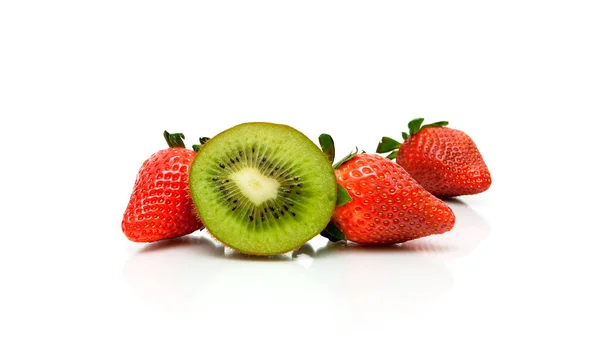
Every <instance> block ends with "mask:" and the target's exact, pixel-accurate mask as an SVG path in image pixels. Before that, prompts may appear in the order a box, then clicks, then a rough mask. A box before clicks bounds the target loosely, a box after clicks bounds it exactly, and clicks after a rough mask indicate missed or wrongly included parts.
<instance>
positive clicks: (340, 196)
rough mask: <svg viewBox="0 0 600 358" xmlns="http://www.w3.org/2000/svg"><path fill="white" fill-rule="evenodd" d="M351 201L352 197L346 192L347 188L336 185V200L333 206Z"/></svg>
mask: <svg viewBox="0 0 600 358" xmlns="http://www.w3.org/2000/svg"><path fill="white" fill-rule="evenodd" d="M351 201H352V197H351V196H350V194H349V193H348V190H346V188H344V187H343V186H341V185H340V184H338V185H337V202H336V203H335V206H342V205H345V204H348V203H349V202H351Z"/></svg>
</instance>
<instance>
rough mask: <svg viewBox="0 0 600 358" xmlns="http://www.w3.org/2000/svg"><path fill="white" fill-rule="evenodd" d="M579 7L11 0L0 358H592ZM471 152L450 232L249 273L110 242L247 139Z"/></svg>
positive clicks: (587, 16) (1, 41) (592, 218)
mask: <svg viewBox="0 0 600 358" xmlns="http://www.w3.org/2000/svg"><path fill="white" fill-rule="evenodd" d="M594 3H595V2H594V1H527V0H525V1H523V0H522V1H502V2H487V1H448V2H436V1H418V2H417V1H415V2H410V3H405V2H399V1H324V0H320V1H294V2H290V1H258V0H256V1H204V2H200V1H197V2H192V1H190V2H183V1H164V2H160V1H123V0H121V1H38V2H35V1H10V0H8V1H2V2H1V3H0V122H1V123H2V124H1V133H2V139H1V140H0V145H1V148H0V149H1V151H0V155H1V163H0V164H1V168H2V169H1V170H2V171H1V176H0V183H1V187H0V188H1V189H2V197H1V203H2V205H1V210H2V213H1V214H2V215H1V221H2V224H1V227H2V230H1V231H0V237H1V239H2V241H1V247H0V278H1V282H0V288H1V289H2V292H3V293H1V294H0V303H1V305H0V330H1V333H0V337H1V338H0V342H1V343H0V356H3V357H17V356H37V357H41V356H49V355H51V354H59V355H60V356H64V357H87V356H103V357H107V356H119V355H121V354H127V355H129V356H141V357H154V356H157V357H175V356H183V355H197V356H208V357H214V356H221V355H227V354H234V353H236V354H243V355H244V356H255V355H256V356H282V357H285V356H304V357H309V356H325V355H328V356H331V357H333V356H353V355H362V356H375V355H379V356H382V355H385V356H438V357H439V356H448V355H460V356H463V357H467V356H468V357H471V356H472V357H487V356H503V357H506V356H542V355H546V354H550V353H555V354H558V355H560V356H573V357H575V356H577V357H583V356H598V354H600V349H599V347H598V341H597V338H598V337H597V335H598V324H599V323H598V322H599V320H600V315H599V309H598V302H599V301H600V296H599V294H598V292H597V289H598V283H599V280H598V272H600V270H599V264H598V261H599V259H598V252H599V249H600V244H599V243H598V239H599V235H598V225H597V223H598V214H599V210H598V206H597V205H598V204H597V203H598V199H599V195H598V185H597V180H598V179H597V178H598V176H597V175H596V174H592V172H593V169H595V166H596V165H597V163H598V154H599V151H598V148H597V146H596V142H597V139H596V138H597V135H596V134H595V130H594V129H592V126H593V125H597V123H598V120H599V119H600V110H599V102H598V101H599V99H600V85H599V84H600V70H599V67H600V66H599V65H598V64H599V63H600V55H599V52H598V51H599V46H598V44H599V42H598V41H599V40H598V33H600V23H599V22H598V18H599V15H600V12H599V11H598V9H596V8H595V6H594ZM415 117H425V119H426V121H427V122H434V121H440V120H447V121H449V122H450V127H453V128H457V129H462V130H464V131H466V132H467V133H468V134H469V135H470V136H471V137H472V138H473V139H474V140H475V142H476V143H477V145H478V147H479V148H480V150H481V152H482V154H483V156H484V158H485V160H486V162H487V164H488V166H489V168H490V170H491V173H492V178H493V184H492V187H491V189H490V190H489V191H488V192H486V193H484V194H481V195H477V196H472V197H464V198H461V199H460V200H459V201H454V202H451V203H450V205H451V206H452V208H453V209H454V211H455V213H456V216H457V222H456V226H455V228H454V229H453V231H451V232H450V233H447V234H445V235H441V236H437V237H431V238H426V239H421V240H417V241H414V242H412V243H410V244H406V245H403V246H398V247H392V248H385V249H368V248H360V247H350V246H349V247H343V246H331V245H329V246H328V245H327V243H326V240H324V239H322V238H316V239H314V240H312V241H311V242H310V245H309V246H308V247H305V248H304V250H303V251H302V252H298V253H296V254H295V255H294V256H291V255H288V256H284V257H279V258H276V259H270V260H265V259H252V258H247V257H244V256H241V255H239V254H235V253H232V252H229V251H228V250H224V249H223V248H222V247H221V246H217V245H216V244H215V243H214V242H211V241H209V240H208V239H206V238H205V237H204V233H203V232H197V233H195V234H194V235H193V238H187V239H182V240H176V241H174V242H172V243H170V244H155V245H145V244H135V243H132V242H129V241H128V240H127V239H126V238H125V236H124V235H123V234H122V233H121V229H120V223H121V218H122V215H123V211H124V209H125V207H126V205H127V201H128V199H129V194H130V191H131V188H132V186H133V182H134V180H135V176H136V173H137V170H138V168H139V166H140V165H141V163H142V162H143V160H144V159H146V158H147V157H148V156H149V155H150V154H152V153H153V152H155V151H157V150H159V149H162V148H164V147H165V143H164V141H163V138H162V136H161V133H162V131H163V130H165V129H166V130H169V131H171V132H184V133H186V135H187V139H188V141H187V142H188V143H189V144H191V143H192V142H194V141H195V139H196V138H198V137H200V136H212V135H214V134H216V133H218V132H220V131H222V130H224V129H226V128H228V127H230V126H233V125H235V124H238V123H241V122H246V121H270V122H277V123H285V124H288V125H292V126H294V127H296V128H297V129H299V130H301V131H303V132H304V133H306V134H307V135H308V136H309V137H310V138H311V139H313V140H315V141H316V139H317V137H318V135H319V134H320V133H323V132H328V133H330V134H332V135H333V136H334V138H335V139H336V144H337V148H338V158H339V157H340V156H341V155H343V154H345V153H346V152H348V151H349V150H350V149H352V148H353V147H354V146H355V145H357V146H359V148H361V149H364V150H366V151H369V152H373V151H374V149H375V147H376V144H377V142H378V140H379V138H380V137H381V136H382V135H389V136H392V137H397V138H399V137H400V133H401V131H403V130H405V129H406V124H407V123H408V121H409V120H411V119H412V118H415Z"/></svg>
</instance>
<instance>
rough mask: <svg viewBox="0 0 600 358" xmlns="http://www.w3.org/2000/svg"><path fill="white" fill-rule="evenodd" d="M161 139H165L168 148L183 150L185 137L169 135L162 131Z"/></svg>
mask: <svg viewBox="0 0 600 358" xmlns="http://www.w3.org/2000/svg"><path fill="white" fill-rule="evenodd" d="M163 137H165V140H166V141H167V144H168V145H169V148H185V143H184V142H183V140H184V139H185V136H184V135H183V133H169V132H167V131H164V132H163Z"/></svg>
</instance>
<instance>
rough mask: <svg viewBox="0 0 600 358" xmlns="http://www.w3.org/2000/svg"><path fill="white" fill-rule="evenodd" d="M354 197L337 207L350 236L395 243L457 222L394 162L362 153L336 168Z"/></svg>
mask: <svg viewBox="0 0 600 358" xmlns="http://www.w3.org/2000/svg"><path fill="white" fill-rule="evenodd" d="M336 177H337V180H338V183H339V184H340V185H342V186H343V187H344V188H345V189H346V191H347V192H348V194H349V195H350V197H351V198H352V200H351V201H350V202H348V203H346V204H344V205H341V206H338V207H337V208H336V209H335V211H334V215H333V218H332V222H333V224H334V225H335V226H336V227H337V228H338V229H340V230H341V231H342V233H343V234H344V235H345V237H346V239H347V240H350V241H354V242H357V243H361V244H393V243H400V242H405V241H408V240H413V239H417V238H420V237H424V236H428V235H433V234H442V233H444V232H446V231H449V230H450V229H452V227H453V226H454V222H455V217H454V213H453V212H452V210H451V209H450V207H448V206H447V205H446V204H445V203H444V202H443V201H441V200H440V199H438V198H436V197H435V196H433V195H431V194H430V193H428V192H427V191H426V190H425V189H423V187H421V186H420V185H419V184H418V183H417V182H416V181H415V180H414V179H413V178H411V176H410V175H409V174H408V173H407V172H406V171H405V170H404V169H403V168H402V167H401V166H400V165H398V164H396V163H395V162H393V161H391V160H388V159H386V158H383V157H381V156H379V155H375V154H358V155H356V156H354V157H353V158H352V159H350V160H348V161H347V162H345V163H343V164H342V165H341V166H340V167H339V168H338V169H337V170H336Z"/></svg>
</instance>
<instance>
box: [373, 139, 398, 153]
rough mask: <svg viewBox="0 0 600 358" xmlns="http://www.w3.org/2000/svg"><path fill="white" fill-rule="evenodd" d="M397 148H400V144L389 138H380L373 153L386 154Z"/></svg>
mask: <svg viewBox="0 0 600 358" xmlns="http://www.w3.org/2000/svg"><path fill="white" fill-rule="evenodd" d="M398 148H400V142H398V141H397V140H395V139H392V138H390V137H382V138H381V140H380V141H379V145H377V149H376V150H375V152H377V153H387V152H391V151H392V150H394V149H398Z"/></svg>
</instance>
